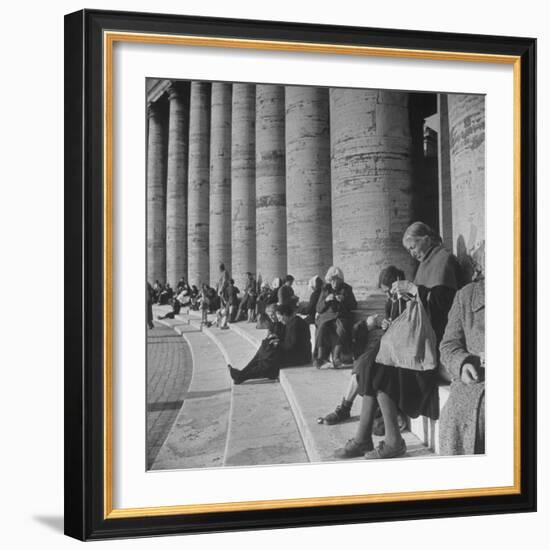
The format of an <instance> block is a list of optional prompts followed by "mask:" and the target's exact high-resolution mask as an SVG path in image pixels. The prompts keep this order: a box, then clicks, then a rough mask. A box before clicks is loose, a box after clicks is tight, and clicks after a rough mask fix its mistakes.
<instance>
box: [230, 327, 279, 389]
mask: <svg viewBox="0 0 550 550" xmlns="http://www.w3.org/2000/svg"><path fill="white" fill-rule="evenodd" d="M284 331H285V326H284V325H283V324H282V323H279V322H275V323H273V324H272V326H271V328H270V329H269V332H268V333H267V336H266V337H265V338H264V339H263V340H262V343H261V344H260V347H259V349H258V351H257V352H256V354H255V355H254V357H253V358H252V359H251V360H250V362H249V363H248V364H247V365H246V367H244V368H243V369H242V370H239V369H235V368H233V367H232V366H231V365H227V368H228V370H229V375H230V376H231V378H232V380H233V382H234V383H235V384H242V383H243V382H245V381H246V380H251V379H255V378H269V379H270V380H276V379H277V378H278V377H279V369H280V367H281V358H282V351H281V349H280V343H281V340H282V338H283V337H284Z"/></svg>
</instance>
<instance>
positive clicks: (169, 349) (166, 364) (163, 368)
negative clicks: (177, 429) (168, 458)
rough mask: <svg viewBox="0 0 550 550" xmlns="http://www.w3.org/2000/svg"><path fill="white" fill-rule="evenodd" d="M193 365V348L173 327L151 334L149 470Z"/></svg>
mask: <svg viewBox="0 0 550 550" xmlns="http://www.w3.org/2000/svg"><path fill="white" fill-rule="evenodd" d="M192 373H193V365H192V360H191V353H190V350H189V346H188V345H187V343H186V342H185V340H184V339H183V338H182V337H181V336H179V335H178V334H176V333H175V332H174V331H173V330H172V329H171V328H169V327H166V326H162V325H155V328H154V329H152V330H149V331H148V333H147V468H150V467H151V465H152V464H153V462H154V460H155V458H156V456H157V454H158V452H159V449H160V447H161V446H162V444H163V443H164V440H165V439H166V436H167V435H168V432H169V431H170V429H171V428H172V424H173V423H174V420H175V419H176V416H177V414H178V412H179V410H180V408H181V407H182V405H183V399H184V395H185V393H186V392H187V389H188V387H189V384H190V382H191V376H192Z"/></svg>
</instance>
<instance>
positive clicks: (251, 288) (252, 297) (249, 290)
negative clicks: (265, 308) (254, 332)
mask: <svg viewBox="0 0 550 550" xmlns="http://www.w3.org/2000/svg"><path fill="white" fill-rule="evenodd" d="M245 318H247V321H248V322H249V323H255V322H256V279H254V275H252V273H250V272H247V273H246V285H245V287H244V294H243V297H242V299H241V302H240V304H239V310H238V312H237V315H236V318H235V321H242V320H243V319H245Z"/></svg>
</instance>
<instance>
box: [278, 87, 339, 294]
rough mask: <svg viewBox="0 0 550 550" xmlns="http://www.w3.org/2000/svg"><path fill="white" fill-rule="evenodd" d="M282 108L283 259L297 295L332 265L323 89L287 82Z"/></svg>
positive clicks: (325, 96) (326, 106) (326, 111)
mask: <svg viewBox="0 0 550 550" xmlns="http://www.w3.org/2000/svg"><path fill="white" fill-rule="evenodd" d="M285 108H286V132H285V134H286V136H285V138H286V204H287V258H288V260H287V264H288V272H289V273H290V274H291V275H293V276H294V277H295V280H296V282H295V289H296V291H297V294H299V295H301V296H302V297H303V296H304V295H305V294H307V281H308V280H309V279H310V278H311V277H313V276H314V275H319V276H321V277H324V275H325V273H326V270H327V269H328V268H329V267H330V265H331V264H332V222H331V204H330V193H331V190H330V135H329V95H328V90H327V89H325V88H316V87H301V86H287V87H286V89H285Z"/></svg>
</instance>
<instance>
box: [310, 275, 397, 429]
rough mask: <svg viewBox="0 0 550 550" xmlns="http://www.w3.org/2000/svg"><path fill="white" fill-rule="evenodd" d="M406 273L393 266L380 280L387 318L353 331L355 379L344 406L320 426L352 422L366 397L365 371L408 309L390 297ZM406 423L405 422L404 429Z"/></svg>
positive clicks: (377, 317)
mask: <svg viewBox="0 0 550 550" xmlns="http://www.w3.org/2000/svg"><path fill="white" fill-rule="evenodd" d="M404 279H405V273H404V272H403V271H401V270H400V269H398V268H397V267H395V266H393V265H390V266H388V267H386V268H384V269H383V270H382V271H381V272H380V275H379V277H378V288H380V289H381V290H382V291H383V292H385V293H386V295H387V297H388V298H387V300H386V304H385V316H381V315H369V316H368V317H367V318H366V319H364V320H362V321H359V322H358V323H356V324H355V325H354V327H353V334H354V337H353V346H354V350H353V355H354V361H353V369H352V371H351V379H350V381H349V384H348V387H347V389H346V392H345V394H344V397H343V398H342V402H341V403H340V404H339V405H337V406H336V408H335V409H334V411H333V412H331V413H329V414H327V415H326V416H324V417H320V418H319V419H318V422H319V424H329V425H331V424H338V423H339V422H344V421H346V420H348V419H349V418H350V415H351V407H352V406H353V402H354V400H355V398H356V397H357V395H361V396H363V395H364V394H365V388H364V385H365V375H364V373H365V371H366V370H368V368H369V367H370V364H371V363H372V362H373V361H374V360H375V358H376V354H377V353H378V349H379V348H380V339H381V338H382V334H383V332H384V330H386V329H387V327H388V326H389V323H391V321H393V320H394V319H395V318H396V317H397V316H398V315H399V314H400V313H401V311H402V310H403V309H404V307H405V304H404V301H403V300H401V302H400V303H399V302H398V301H397V300H396V299H395V297H394V296H393V295H392V294H391V293H390V288H391V287H392V285H393V283H394V282H395V281H399V280H404ZM402 424H403V419H402V420H401V425H402Z"/></svg>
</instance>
